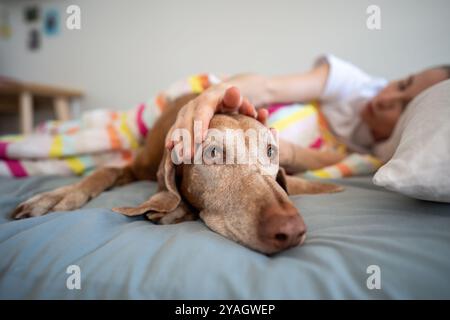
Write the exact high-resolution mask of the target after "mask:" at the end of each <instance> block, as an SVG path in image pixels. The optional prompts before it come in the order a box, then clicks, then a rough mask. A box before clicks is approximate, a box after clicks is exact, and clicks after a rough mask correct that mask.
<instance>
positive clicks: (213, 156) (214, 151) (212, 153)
mask: <svg viewBox="0 0 450 320" xmlns="http://www.w3.org/2000/svg"><path fill="white" fill-rule="evenodd" d="M210 152H211V158H215V157H216V155H217V148H216V147H213V148H212V149H211V151H210Z"/></svg>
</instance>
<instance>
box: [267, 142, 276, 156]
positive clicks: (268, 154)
mask: <svg viewBox="0 0 450 320" xmlns="http://www.w3.org/2000/svg"><path fill="white" fill-rule="evenodd" d="M274 154H275V150H274V148H273V146H272V145H271V144H269V145H268V146H267V156H268V157H269V158H272V156H273V155H274Z"/></svg>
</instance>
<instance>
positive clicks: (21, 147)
mask: <svg viewBox="0 0 450 320" xmlns="http://www.w3.org/2000/svg"><path fill="white" fill-rule="evenodd" d="M220 81H221V80H220V79H219V78H218V77H216V76H214V75H211V74H201V75H195V76H191V77H189V78H187V79H185V80H183V81H179V82H176V83H175V84H173V85H172V86H171V87H170V88H168V89H167V90H166V91H164V92H161V93H160V94H158V95H157V96H156V97H155V98H153V99H151V100H149V101H147V102H143V103H141V104H139V105H138V106H136V107H135V108H132V109H130V110H126V111H112V110H106V109H105V110H104V109H100V110H91V111H86V112H84V113H83V115H82V117H81V118H80V119H78V120H73V121H66V122H58V121H48V122H45V123H43V124H41V125H39V126H38V127H37V128H36V129H35V132H34V133H33V134H32V135H28V136H23V135H9V136H2V137H0V175H2V176H13V177H28V176H34V175H44V174H52V175H66V176H67V175H83V174H87V173H89V172H91V171H92V170H93V169H95V168H96V167H99V166H124V165H126V164H128V163H130V162H131V161H132V160H133V158H134V156H135V154H136V151H137V148H138V147H139V146H140V145H141V144H142V142H143V141H144V138H145V136H146V134H147V133H148V131H149V129H150V128H151V127H152V126H153V124H154V123H155V121H156V119H157V118H158V116H159V115H160V114H161V112H162V111H163V110H164V107H165V106H166V105H167V103H168V102H169V101H171V100H173V99H175V98H176V97H178V96H180V95H183V94H187V93H192V92H195V93H200V92H202V91H203V90H205V89H206V88H208V87H209V86H210V85H212V84H215V83H218V82H220ZM269 125H270V126H272V127H274V128H276V129H278V131H279V132H280V137H281V138H284V139H287V140H289V141H291V142H293V143H296V144H298V145H300V146H303V147H309V148H316V149H323V148H333V149H335V150H337V151H339V152H342V153H345V154H347V150H346V148H345V145H343V144H341V143H340V142H339V141H338V140H337V139H336V138H335V137H334V135H333V134H332V133H331V131H330V130H329V126H328V124H327V123H326V120H325V118H324V117H323V116H322V114H321V113H320V107H319V105H318V104H317V103H312V104H290V105H273V106H270V107H269ZM380 166H381V162H380V161H379V160H377V159H376V158H374V157H372V156H370V155H360V154H348V156H347V157H346V158H345V159H344V160H343V161H342V162H341V163H339V164H337V165H333V166H330V167H326V168H323V169H320V170H314V171H308V172H306V173H305V175H306V176H312V177H319V178H339V177H345V176H352V175H364V174H371V173H373V172H375V171H376V170H377V169H378V168H379V167H380Z"/></svg>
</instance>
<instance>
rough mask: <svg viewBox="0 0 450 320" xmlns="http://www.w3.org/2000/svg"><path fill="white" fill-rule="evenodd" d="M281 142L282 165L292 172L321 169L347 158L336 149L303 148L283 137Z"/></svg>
mask: <svg viewBox="0 0 450 320" xmlns="http://www.w3.org/2000/svg"><path fill="white" fill-rule="evenodd" d="M279 144H280V145H279V150H280V166H281V167H283V168H284V169H285V170H286V172H288V173H290V174H295V173H298V172H302V171H306V170H316V169H321V168H324V167H326V166H331V165H333V164H336V163H338V162H340V161H342V160H343V159H344V158H345V155H342V154H340V153H337V152H335V151H319V150H314V149H309V148H303V147H300V146H298V145H295V144H293V143H291V142H288V141H286V140H282V139H280V142H279Z"/></svg>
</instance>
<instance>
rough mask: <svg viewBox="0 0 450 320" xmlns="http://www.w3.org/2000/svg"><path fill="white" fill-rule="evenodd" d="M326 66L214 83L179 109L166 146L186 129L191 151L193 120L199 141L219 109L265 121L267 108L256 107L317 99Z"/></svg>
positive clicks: (169, 145)
mask: <svg viewBox="0 0 450 320" xmlns="http://www.w3.org/2000/svg"><path fill="white" fill-rule="evenodd" d="M328 69H329V67H328V64H321V65H319V66H318V67H316V68H314V69H312V70H311V71H309V72H307V73H304V74H298V75H286V76H274V77H265V76H261V75H254V74H247V75H245V74H244V75H237V76H234V77H232V78H230V79H228V80H227V81H224V82H221V83H219V84H217V85H214V86H212V87H210V88H208V89H207V90H206V91H204V92H203V93H202V94H200V95H199V96H198V97H197V98H195V99H193V100H191V101H190V102H189V103H188V104H186V105H185V106H184V107H183V108H181V110H180V111H179V113H178V116H177V119H176V121H175V123H174V125H173V126H172V128H171V129H170V131H169V134H168V135H167V137H166V147H167V148H168V149H172V148H173V147H174V143H175V142H174V141H173V140H172V138H173V137H172V132H174V130H176V129H187V130H189V132H190V134H191V138H192V141H191V151H193V148H194V141H193V139H194V123H195V122H196V121H198V122H200V123H201V128H202V132H201V133H202V134H201V135H200V138H201V141H195V143H200V142H202V141H203V140H204V139H205V137H206V132H207V130H208V127H209V122H210V121H211V119H212V117H213V116H214V114H216V113H219V112H239V113H241V114H244V115H248V116H251V117H254V118H257V119H258V120H259V121H261V122H263V123H265V121H266V119H267V116H268V114H267V110H265V109H260V110H258V111H256V109H255V106H256V107H262V106H265V105H268V104H271V103H281V102H306V101H311V100H315V99H318V98H319V97H320V95H321V93H322V90H323V88H324V87H325V84H326V81H327V77H328ZM186 154H189V153H186ZM190 154H191V155H192V154H193V152H191V153H190Z"/></svg>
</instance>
